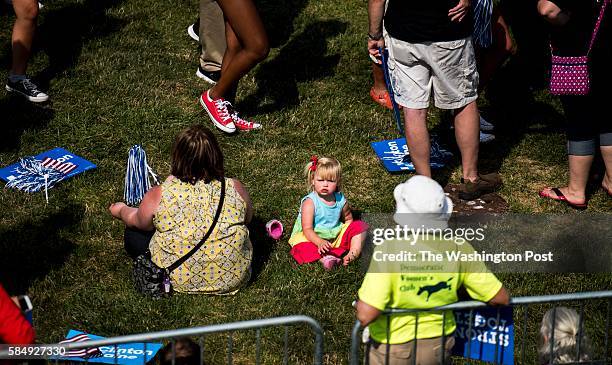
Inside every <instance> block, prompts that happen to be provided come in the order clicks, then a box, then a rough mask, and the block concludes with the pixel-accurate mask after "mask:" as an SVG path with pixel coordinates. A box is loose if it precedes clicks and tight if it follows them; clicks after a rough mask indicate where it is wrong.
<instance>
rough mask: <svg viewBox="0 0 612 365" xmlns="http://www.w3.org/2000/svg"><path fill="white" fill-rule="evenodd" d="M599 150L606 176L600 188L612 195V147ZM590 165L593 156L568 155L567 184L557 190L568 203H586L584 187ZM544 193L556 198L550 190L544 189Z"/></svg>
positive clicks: (602, 147)
mask: <svg viewBox="0 0 612 365" xmlns="http://www.w3.org/2000/svg"><path fill="white" fill-rule="evenodd" d="M600 150H601V155H602V157H603V160H604V164H605V165H606V174H605V175H604V178H603V181H602V183H601V186H602V187H603V188H604V189H605V190H606V191H607V192H608V193H612V146H601V148H600ZM592 163H593V156H576V155H569V183H568V185H567V186H566V187H563V188H559V190H561V192H562V193H563V195H565V197H566V198H567V199H568V200H569V201H570V202H572V203H584V202H585V201H586V186H587V182H588V179H589V172H590V170H591V165H592ZM544 193H547V194H548V195H550V196H553V197H556V194H555V193H554V192H553V191H551V190H550V188H547V189H544Z"/></svg>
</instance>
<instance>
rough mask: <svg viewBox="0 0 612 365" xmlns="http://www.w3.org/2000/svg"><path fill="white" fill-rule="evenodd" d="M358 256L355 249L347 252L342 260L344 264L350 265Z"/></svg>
mask: <svg viewBox="0 0 612 365" xmlns="http://www.w3.org/2000/svg"><path fill="white" fill-rule="evenodd" d="M357 257H358V255H357V254H355V253H354V252H353V251H349V253H347V254H346V256H344V259H343V260H342V265H344V266H348V264H350V263H351V262H353V261H355V259H357Z"/></svg>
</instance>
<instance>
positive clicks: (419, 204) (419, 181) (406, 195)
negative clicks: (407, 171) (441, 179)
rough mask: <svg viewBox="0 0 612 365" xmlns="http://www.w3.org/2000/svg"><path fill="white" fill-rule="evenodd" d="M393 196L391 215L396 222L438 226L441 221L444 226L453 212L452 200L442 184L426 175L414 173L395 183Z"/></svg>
mask: <svg viewBox="0 0 612 365" xmlns="http://www.w3.org/2000/svg"><path fill="white" fill-rule="evenodd" d="M393 196H394V197H395V206H396V209H395V215H394V216H393V217H394V220H395V222H396V223H398V224H402V225H406V224H409V225H414V224H415V223H417V222H418V223H421V224H424V225H426V226H429V225H432V226H440V225H441V223H442V222H443V223H444V224H443V225H444V226H446V223H447V222H448V219H449V218H450V215H451V214H452V212H453V202H452V200H451V199H450V198H449V197H448V196H446V194H445V193H444V190H443V189H442V186H440V184H438V183H437V182H436V181H435V180H433V179H431V178H429V177H427V176H422V175H416V176H413V177H412V178H410V179H408V181H406V182H405V183H402V184H399V185H397V186H396V187H395V190H394V191H393ZM407 213H413V214H407ZM415 213H418V214H415ZM417 216H418V218H417ZM428 223H429V224H428Z"/></svg>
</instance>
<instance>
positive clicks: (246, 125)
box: [231, 110, 261, 131]
mask: <svg viewBox="0 0 612 365" xmlns="http://www.w3.org/2000/svg"><path fill="white" fill-rule="evenodd" d="M231 116H232V120H233V121H234V125H235V126H236V129H238V130H241V131H251V130H253V129H261V124H259V123H255V122H253V121H249V120H244V119H242V118H240V117H239V116H238V112H237V111H235V110H234V111H233V113H232V114H231Z"/></svg>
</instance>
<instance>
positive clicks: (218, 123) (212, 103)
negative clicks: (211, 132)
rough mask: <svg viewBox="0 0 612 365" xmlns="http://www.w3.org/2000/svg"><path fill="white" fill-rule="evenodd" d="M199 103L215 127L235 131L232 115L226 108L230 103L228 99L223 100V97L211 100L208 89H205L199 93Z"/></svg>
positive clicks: (228, 131) (230, 131)
mask: <svg viewBox="0 0 612 365" xmlns="http://www.w3.org/2000/svg"><path fill="white" fill-rule="evenodd" d="M200 104H201V105H202V108H204V110H206V112H207V113H208V116H209V117H210V120H212V122H213V124H214V125H215V127H217V128H219V129H221V130H222V131H223V132H225V133H234V132H235V131H236V126H235V125H234V121H233V120H232V116H231V115H230V113H229V111H228V110H227V108H228V107H231V105H232V104H230V102H229V101H225V100H223V98H217V99H215V100H213V99H212V98H211V97H210V90H207V91H205V92H203V93H202V95H200Z"/></svg>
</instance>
